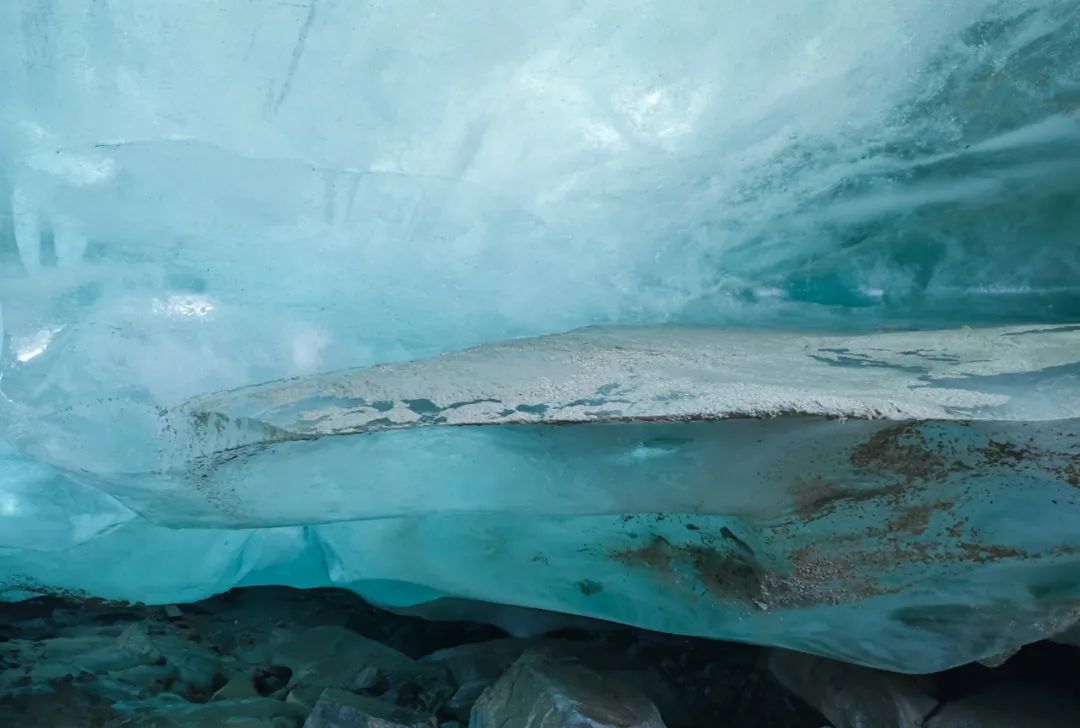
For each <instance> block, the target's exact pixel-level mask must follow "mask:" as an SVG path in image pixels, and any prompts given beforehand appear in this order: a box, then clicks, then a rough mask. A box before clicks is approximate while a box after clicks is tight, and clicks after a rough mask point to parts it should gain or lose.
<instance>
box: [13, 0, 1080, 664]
mask: <svg viewBox="0 0 1080 728" xmlns="http://www.w3.org/2000/svg"><path fill="white" fill-rule="evenodd" d="M901 5H902V6H897V5H887V4H882V3H866V2H857V1H856V0H833V1H832V2H825V3H822V2H809V1H806V2H776V3H764V4H763V3H760V2H755V3H750V2H736V1H734V0H733V1H731V2H724V3H719V4H718V3H690V4H686V5H683V6H681V7H680V9H679V11H678V12H675V11H674V10H673V9H672V8H671V7H670V5H669V4H666V3H658V2H655V3H654V2H636V3H632V4H627V3H622V2H618V3H616V2H599V1H586V2H574V3H571V2H549V3H539V4H535V6H530V7H515V8H514V9H513V12H511V11H510V10H508V9H507V8H504V7H501V6H499V4H497V3H491V2H463V3H455V4H454V5H453V6H452V7H450V6H446V7H433V6H432V5H431V4H429V3H419V2H415V3H414V2H402V3H394V4H391V5H387V6H386V7H374V6H366V5H361V4H357V3H353V2H345V1H344V0H305V2H297V3H292V4H289V3H285V4H273V5H271V4H261V3H240V2H235V3H232V2H201V1H199V2H196V1H195V0H182V1H180V2H164V1H162V2H156V1H152V2H142V1H137V0H110V1H109V2H100V1H98V2H92V1H91V0H71V2H41V1H40V0H13V1H12V2H7V3H3V4H2V6H0V334H2V348H0V445H2V449H0V597H2V598H5V599H18V598H25V597H27V596H31V595H34V594H38V593H42V592H62V593H74V594H85V595H92V596H99V597H104V598H109V599H127V600H138V601H144V602H171V601H177V600H184V599H195V598H199V597H202V596H206V595H208V594H211V593H215V592H219V591H223V590H226V589H228V588H230V587H232V586H235V585H241V584H253V583H279V584H292V585H295V586H316V585H330V584H332V585H339V586H343V587H346V588H350V589H353V590H355V591H357V592H359V593H361V594H363V595H364V596H366V597H368V598H369V599H372V600H373V601H376V602H379V603H382V604H386V605H391V606H397V607H410V608H413V607H415V608H420V609H423V608H424V607H423V606H422V605H425V604H427V605H428V606H429V608H430V609H432V610H435V609H436V605H437V604H438V600H440V599H443V598H457V599H464V600H474V601H477V600H479V601H486V602H494V603H501V604H510V605H517V606H529V607H541V608H545V609H551V610H556V611H562V612H569V613H573V614H580V615H586V616H593V617H601V618H605V619H610V620H615V621H620V622H626V623H632V624H638V625H642V626H646V627H650V628H653V629H660V630H665V631H670V632H675V633H682V634H697V635H709V636H714V637H720V638H728V639H738V640H744V641H749V642H757V643H763V644H777V645H784V646H788V647H793V648H796V649H801V650H805V651H809V652H815V653H819V654H825V655H831V656H836V657H842V658H844V659H849V660H853V661H856V662H861V663H865V664H869V665H877V666H882V667H889V668H893V669H899V670H906V671H915V672H917V671H923V670H933V669H940V668H943V667H948V666H951V665H956V664H960V663H963V662H966V661H969V660H973V659H979V658H981V657H985V656H988V655H992V654H995V653H999V652H1002V651H1005V650H1007V649H1011V648H1013V647H1015V646H1017V645H1020V644H1023V643H1026V642H1029V641H1032V640H1035V639H1039V638H1041V637H1043V636H1046V635H1048V634H1052V633H1053V632H1054V631H1056V630H1058V629H1061V628H1063V627H1064V626H1067V625H1068V624H1070V623H1071V622H1072V621H1073V620H1074V619H1075V616H1076V615H1075V614H1074V612H1075V610H1076V608H1077V605H1078V604H1080V602H1078V601H1077V600H1078V598H1080V593H1078V589H1080V568H1078V567H1080V565H1078V563H1077V556H1076V549H1077V547H1078V546H1080V544H1078V537H1077V536H1076V535H1075V534H1076V532H1077V529H1076V524H1077V523H1080V520H1078V519H1080V513H1078V503H1077V496H1078V494H1080V490H1078V488H1080V482H1078V479H1080V438H1078V436H1077V433H1078V431H1080V428H1078V427H1077V425H1076V423H1077V418H1078V417H1080V396H1078V394H1080V392H1078V389H1080V327H1078V325H1077V322H1078V321H1080V242H1078V238H1077V231H1078V230H1080V183H1078V180H1080V111H1078V104H1080V10H1078V9H1077V7H1076V4H1075V2H1072V1H1071V0H1060V1H1053V0H1031V1H1028V0H1024V1H1021V2H997V1H991V0H951V1H949V2H929V1H926V2H921V1H917V2H909V3H903V4H901Z"/></svg>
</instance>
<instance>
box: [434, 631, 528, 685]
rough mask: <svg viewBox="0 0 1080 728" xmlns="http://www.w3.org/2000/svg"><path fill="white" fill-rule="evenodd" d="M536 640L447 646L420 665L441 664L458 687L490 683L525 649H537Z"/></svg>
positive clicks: (511, 640)
mask: <svg viewBox="0 0 1080 728" xmlns="http://www.w3.org/2000/svg"><path fill="white" fill-rule="evenodd" d="M539 646H540V642H539V641H538V640H529V639H515V638H508V639H501V640H488V641H487V642H473V643H471V644H465V645H458V646H456V647H447V648H446V649H444V650H438V651H437V652H432V653H431V654H430V655H427V656H426V657H423V658H421V660H420V661H421V662H424V663H437V664H440V665H444V666H445V667H446V669H447V670H449V671H450V674H451V675H452V676H453V677H454V681H455V682H456V683H457V684H458V685H465V684H466V683H471V682H488V683H490V682H493V681H494V680H496V679H497V678H498V677H499V676H500V675H502V674H503V673H504V672H506V671H507V669H509V667H510V666H511V665H513V664H514V662H515V661H517V659H518V658H519V657H521V654H522V653H523V652H525V650H527V649H529V648H530V647H532V648H538V647H539Z"/></svg>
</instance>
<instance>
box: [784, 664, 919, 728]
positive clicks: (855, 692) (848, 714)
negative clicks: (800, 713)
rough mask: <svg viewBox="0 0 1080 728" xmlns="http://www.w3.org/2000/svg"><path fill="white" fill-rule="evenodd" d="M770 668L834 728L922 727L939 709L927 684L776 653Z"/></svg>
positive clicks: (887, 673)
mask: <svg viewBox="0 0 1080 728" xmlns="http://www.w3.org/2000/svg"><path fill="white" fill-rule="evenodd" d="M769 669H770V670H771V671H772V673H773V675H774V676H775V677H776V679H777V680H778V681H780V683H781V684H782V685H784V687H786V688H787V689H788V690H790V691H791V692H793V693H795V694H796V695H798V696H799V697H800V698H802V699H803V700H805V701H806V702H807V703H809V704H810V705H811V706H813V707H814V708H817V710H818V711H820V712H821V714H822V715H824V716H825V717H826V718H828V719H829V722H830V723H832V725H833V727H834V728H870V727H871V726H872V727H873V728H920V727H921V726H923V724H924V720H925V719H926V717H927V716H928V715H930V713H931V712H933V710H934V709H935V708H936V707H937V704H938V701H937V700H936V699H935V698H933V697H932V696H931V694H930V686H929V684H928V683H927V681H926V680H924V679H921V678H917V677H913V676H910V675H898V674H894V673H889V672H883V671H881V670H874V669H871V668H868V667H861V666H859V665H851V664H848V663H845V662H838V661H836V660H828V659H825V658H822V657H814V656H812V655H805V654H802V653H800V652H789V651H787V650H774V651H773V653H772V655H771V656H770V659H769Z"/></svg>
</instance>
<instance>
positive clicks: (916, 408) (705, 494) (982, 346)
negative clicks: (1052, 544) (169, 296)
mask: <svg viewBox="0 0 1080 728" xmlns="http://www.w3.org/2000/svg"><path fill="white" fill-rule="evenodd" d="M1078 360H1080V329H1078V328H1077V327H1073V326H1050V327H1016V328H1001V329H978V330H961V331H944V332H911V333H881V334H864V335H844V336H822V335H807V334H801V333H770V332H755V331H738V330H735V331H730V330H719V329H707V328H678V327H651V328H595V329H584V330H580V331H575V332H570V333H567V334H561V335H554V336H546V337H541V338H536V339H524V340H518V341H509V342H503V343H497V344H492V345H487V346H481V347H477V348H473V349H468V350H465V351H461V352H456V353H452V354H447V355H444V356H441V357H436V358H432V359H426V360H418V361H413V362H408V363H404V364H391V365H385V366H377V367H371V368H366V369H358V370H352V371H345V372H338V373H333V374H324V375H318V376H312V377H306V378H300V379H293V380H287V381H281V382H272V383H269V384H264V385H260V386H255V387H249V388H244V389H240V390H236V391H233V392H228V393H224V394H219V395H213V396H208V397H203V398H199V399H196V400H194V401H192V402H189V403H187V404H186V405H184V406H183V407H181V408H178V409H177V410H175V411H173V412H170V413H167V414H166V415H165V416H164V419H163V422H164V425H163V429H162V439H161V448H162V449H161V454H162V459H161V467H160V468H159V470H158V471H157V472H156V473H138V474H135V475H131V474H126V475H121V474H115V473H97V474H94V477H95V478H100V479H101V482H102V486H101V487H103V488H104V489H105V490H108V491H110V492H112V493H114V494H116V495H118V496H120V497H121V498H122V499H124V500H125V501H126V502H127V503H129V504H130V505H131V506H132V507H134V508H135V509H136V510H139V511H140V512H141V513H143V514H144V515H146V516H148V517H150V518H151V519H153V520H155V521H157V522H160V523H168V524H170V525H174V526H185V525H205V526H220V525H224V526H233V527H240V526H242V527H253V526H273V525H291V524H308V523H322V522H328V521H339V520H354V519H360V518H380V517H386V516H401V515H419V514H428V513H446V512H521V513H534V514H565V515H586V514H610V513H637V512H656V511H676V512H702V513H714V514H715V513H723V514H738V513H754V514H770V515H775V514H780V513H784V512H788V511H790V510H791V508H792V504H793V503H796V502H801V501H802V500H804V497H803V496H802V495H800V493H801V492H802V490H804V489H803V488H801V487H800V486H799V485H798V483H800V482H803V481H806V480H811V481H812V480H814V479H815V478H816V479H824V480H828V481H830V482H834V483H835V482H840V481H843V482H848V481H850V482H851V483H854V484H856V485H857V486H858V487H859V488H866V489H869V490H873V489H875V488H879V487H884V486H887V485H889V484H890V483H892V482H893V481H894V480H895V479H896V478H897V477H898V474H900V476H903V474H904V472H905V469H910V468H912V467H914V468H916V469H917V470H918V469H920V468H926V467H929V466H928V465H927V464H926V456H925V454H924V453H923V452H922V450H921V449H920V450H913V449H911V448H910V447H908V446H903V447H901V451H900V454H901V455H906V456H909V457H900V455H898V454H896V453H893V454H892V455H890V457H892V458H893V460H890V461H888V462H887V463H886V466H887V467H879V468H876V469H870V470H867V469H866V468H861V467H859V466H858V462H859V461H860V458H862V459H864V460H865V459H866V458H867V457H869V455H867V454H865V453H869V452H870V451H869V450H868V448H871V449H872V447H873V446H874V443H876V442H879V441H881V442H885V441H889V442H891V440H889V438H894V436H895V435H896V434H897V433H903V432H908V431H909V430H910V431H911V432H916V433H917V434H918V437H920V438H923V439H928V442H929V443H930V444H929V445H927V447H932V448H946V449H948V450H949V454H948V460H947V461H943V462H942V464H941V465H940V466H939V467H936V468H933V470H934V475H935V478H939V479H943V478H952V479H955V480H958V481H959V480H964V481H967V480H971V479H973V478H977V477H1006V476H1007V474H1008V473H1010V472H1012V466H1013V465H1014V463H1013V462H1012V460H1010V459H1009V458H1004V459H1002V458H998V457H995V458H991V459H990V460H986V458H985V457H983V455H982V454H981V452H982V449H985V448H986V447H988V446H989V445H988V443H990V442H1002V443H1013V445H1010V446H1015V447H1018V448H1020V447H1023V438H1025V437H1027V435H1026V434H1018V433H1020V432H1021V430H1018V429H1017V426H1016V425H1015V424H1013V423H1017V422H1024V423H1031V424H1026V425H1025V427H1039V428H1041V429H1040V431H1045V433H1046V434H1045V435H1044V436H1045V437H1046V438H1048V442H1047V444H1046V447H1048V448H1049V450H1047V451H1046V452H1043V450H1036V451H1033V452H1032V453H1030V454H1029V455H1028V456H1027V457H1025V458H1024V459H1023V462H1022V464H1023V465H1024V467H1044V468H1054V467H1059V466H1061V467H1063V466H1062V465H1061V463H1059V462H1058V459H1056V456H1053V455H1051V454H1050V453H1051V452H1057V451H1059V450H1060V448H1061V447H1062V445H1061V443H1059V442H1058V441H1057V438H1056V435H1052V434H1051V433H1052V432H1054V431H1056V430H1060V429H1061V428H1060V426H1057V425H1054V424H1052V423H1048V424H1046V425H1036V424H1034V423H1038V422H1046V421H1053V420H1064V419H1068V418H1074V417H1080V396H1078V394H1080V378H1078V376H1077V372H1078V370H1080V364H1078ZM697 421H722V422H717V423H716V424H714V425H712V426H709V427H699V426H695V425H693V424H689V423H693V422H697ZM898 422H899V423H901V424H900V425H899V428H898V426H897V423H898ZM904 428H908V429H906V430H905V429H904ZM1055 428H1056V429H1055ZM1017 438H1020V439H1017ZM894 439H895V438H894ZM1014 441H1015V442H1014ZM897 447H900V446H897ZM904 448H907V449H906V450H905V449H904ZM924 449H925V448H924ZM1044 449H1045V448H1044ZM1036 452H1037V453H1039V454H1035V453H1036ZM859 453H864V455H859ZM870 454H872V453H870ZM942 457H944V456H942ZM909 461H911V462H909ZM951 463H955V464H958V465H957V466H956V467H951V466H950V465H949V464H951ZM960 463H966V465H965V466H964V467H963V468H961V467H960V466H959V464H960ZM965 468H966V469H965Z"/></svg>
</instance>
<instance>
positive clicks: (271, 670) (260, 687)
mask: <svg viewBox="0 0 1080 728" xmlns="http://www.w3.org/2000/svg"><path fill="white" fill-rule="evenodd" d="M291 679H292V670H291V669H289V668H288V667H286V666H285V665H266V666H265V667H260V668H259V669H258V670H256V671H255V675H254V676H253V677H252V682H253V683H254V684H255V690H256V691H258V693H259V695H270V694H272V693H276V692H277V691H278V690H281V689H282V688H284V687H285V686H286V685H288V684H289V680H291Z"/></svg>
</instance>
